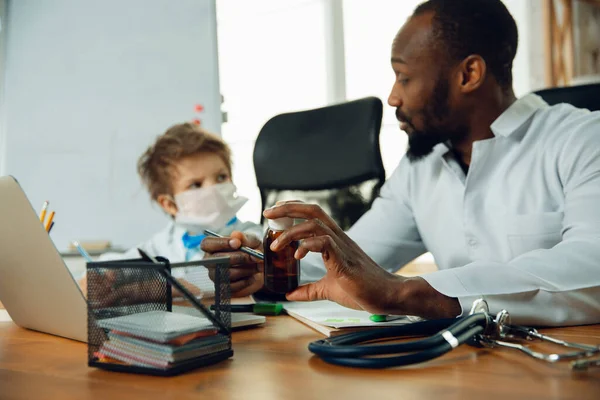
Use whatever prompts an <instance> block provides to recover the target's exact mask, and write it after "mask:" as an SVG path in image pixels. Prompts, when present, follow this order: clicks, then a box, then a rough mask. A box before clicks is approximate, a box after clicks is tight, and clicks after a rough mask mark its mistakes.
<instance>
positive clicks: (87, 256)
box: [72, 241, 94, 262]
mask: <svg viewBox="0 0 600 400" xmlns="http://www.w3.org/2000/svg"><path fill="white" fill-rule="evenodd" d="M72 243H73V246H75V248H76V249H77V251H79V254H81V256H82V257H83V258H85V260H86V261H88V262H93V261H94V260H92V257H91V256H90V255H89V254H88V252H87V251H85V249H84V248H83V247H82V246H81V245H80V244H79V242H78V241H74V242H72Z"/></svg>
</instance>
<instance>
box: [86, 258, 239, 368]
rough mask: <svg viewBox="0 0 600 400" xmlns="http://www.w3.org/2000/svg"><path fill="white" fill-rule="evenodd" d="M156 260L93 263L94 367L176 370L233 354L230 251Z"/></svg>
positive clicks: (89, 273) (90, 286) (90, 333)
mask: <svg viewBox="0 0 600 400" xmlns="http://www.w3.org/2000/svg"><path fill="white" fill-rule="evenodd" d="M156 261H157V262H152V261H150V260H146V259H143V258H141V259H132V260H118V261H104V262H89V263H88V264H87V292H88V294H87V296H88V298H87V302H88V365H89V366H90V367H96V368H101V369H105V370H111V371H119V372H133V373H141V374H149V375H159V376H172V375H178V374H180V373H183V372H187V371H190V370H193V369H196V368H198V367H203V366H207V365H211V364H215V363H217V362H220V361H223V360H226V359H228V358H230V357H231V356H232V355H233V350H232V347H231V312H230V307H229V305H230V299H231V287H230V284H229V258H227V257H223V258H213V259H206V260H201V261H196V262H190V263H178V264H173V265H171V264H170V263H169V261H168V260H167V259H165V258H162V257H157V260H156ZM209 270H212V271H214V282H213V281H212V280H211V279H210V278H209V276H208V271H209ZM210 305H214V311H212V312H211V311H209V307H210Z"/></svg>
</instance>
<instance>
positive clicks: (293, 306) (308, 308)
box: [283, 300, 415, 328]
mask: <svg viewBox="0 0 600 400" xmlns="http://www.w3.org/2000/svg"><path fill="white" fill-rule="evenodd" d="M283 307H284V309H285V310H286V311H290V312H292V313H294V314H296V315H299V316H301V317H303V318H306V319H308V320H310V321H312V322H314V323H317V324H320V325H324V326H329V327H332V328H350V327H353V328H360V327H377V326H382V327H383V326H394V325H403V324H408V323H411V322H414V321H415V317H404V318H398V319H395V320H393V321H386V322H373V321H371V320H370V319H369V317H370V316H371V315H372V314H370V313H368V312H366V311H359V310H353V309H351V308H346V307H344V306H341V305H339V304H337V303H334V302H332V301H326V300H324V301H312V302H290V303H284V304H283Z"/></svg>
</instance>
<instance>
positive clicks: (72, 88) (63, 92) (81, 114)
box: [0, 0, 221, 249]
mask: <svg viewBox="0 0 600 400" xmlns="http://www.w3.org/2000/svg"><path fill="white" fill-rule="evenodd" d="M6 25H7V26H6V27H5V28H7V55H6V71H5V84H6V88H5V89H6V91H5V100H6V101H5V105H6V109H5V110H4V118H3V120H4V122H5V134H6V143H5V147H4V152H3V154H0V158H1V159H2V160H3V161H4V166H3V168H2V170H1V171H0V174H11V175H14V176H15V177H16V178H17V179H18V180H19V182H20V183H21V185H22V186H23V188H24V189H25V192H26V193H27V195H28V197H29V199H30V201H31V202H32V204H33V206H34V207H35V208H36V209H38V208H40V207H41V204H42V202H43V201H44V200H50V206H51V209H53V210H56V219H55V221H56V225H55V228H54V230H53V232H52V238H53V239H54V241H55V243H56V245H57V247H58V248H59V249H65V248H66V247H67V246H68V243H69V241H71V240H73V239H79V240H89V239H110V240H112V241H113V242H114V243H115V244H116V245H120V246H131V245H135V244H136V243H138V242H140V241H141V240H144V239H147V238H148V237H149V236H150V235H151V234H152V233H154V232H156V231H157V230H159V229H161V228H162V227H163V226H164V224H165V222H166V219H165V217H164V216H163V215H162V213H161V212H159V211H158V210H156V209H153V208H152V207H151V203H150V201H149V198H148V196H147V194H146V192H145V190H144V189H143V188H142V186H141V184H140V182H139V178H138V177H137V175H136V160H137V159H138V157H139V156H140V155H141V153H142V152H143V151H144V150H145V148H146V147H147V146H148V145H149V144H151V142H152V141H153V140H154V138H155V137H156V136H157V135H159V134H161V133H162V132H163V131H164V130H165V129H166V128H167V127H168V126H170V125H172V124H174V123H179V122H183V121H189V120H191V119H192V118H194V116H195V115H194V111H193V107H194V105H195V104H196V103H201V104H203V105H204V106H205V109H206V111H205V112H204V115H203V116H202V119H203V122H204V126H205V127H207V128H208V129H209V130H211V131H213V132H220V124H221V121H220V95H219V79H218V70H217V65H218V64H217V57H216V55H217V51H216V18H215V4H214V0H177V1H170V0H152V1H148V0H126V1H123V0H102V1H96V0H52V1H45V0H9V2H8V23H7V24H6ZM0 150H1V149H0Z"/></svg>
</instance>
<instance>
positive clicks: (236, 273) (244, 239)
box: [200, 231, 264, 297]
mask: <svg viewBox="0 0 600 400" xmlns="http://www.w3.org/2000/svg"><path fill="white" fill-rule="evenodd" d="M241 246H247V247H250V248H252V249H257V250H260V251H261V252H262V251H263V246H262V242H261V240H260V239H258V238H256V237H254V236H252V235H245V234H243V233H242V232H238V231H234V232H232V233H231V237H227V238H217V237H210V236H209V237H206V238H204V240H202V244H201V245H200V248H201V249H202V251H204V253H205V254H204V258H212V257H229V260H230V263H231V268H230V275H229V280H230V282H231V296H232V297H245V296H249V295H251V294H253V293H255V292H257V291H258V290H260V289H262V287H263V285H264V275H263V271H264V267H263V265H264V264H263V262H262V260H259V259H257V258H255V257H252V256H250V255H248V254H246V253H244V252H241V251H239V248H240V247H241ZM208 270H209V276H210V279H212V280H213V281H214V280H215V269H214V268H209V269H208Z"/></svg>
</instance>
